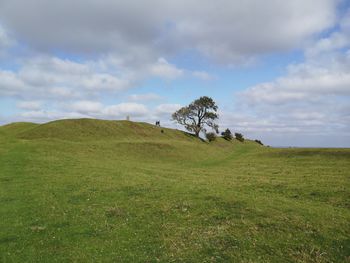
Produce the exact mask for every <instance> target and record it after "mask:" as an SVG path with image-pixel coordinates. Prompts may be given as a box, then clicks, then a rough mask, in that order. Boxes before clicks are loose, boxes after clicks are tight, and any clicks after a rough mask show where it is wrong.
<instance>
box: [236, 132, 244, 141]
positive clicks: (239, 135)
mask: <svg viewBox="0 0 350 263" xmlns="http://www.w3.org/2000/svg"><path fill="white" fill-rule="evenodd" d="M235 137H236V139H237V140H239V141H240V142H244V138H243V135H242V134H241V133H238V132H236V133H235Z"/></svg>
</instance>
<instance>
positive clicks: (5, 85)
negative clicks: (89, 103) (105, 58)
mask: <svg viewBox="0 0 350 263" xmlns="http://www.w3.org/2000/svg"><path fill="white" fill-rule="evenodd" d="M116 75H117V74H116ZM124 77H125V76H122V77H117V76H115V75H112V74H111V73H109V72H98V71H96V70H95V68H94V67H92V66H91V64H89V63H86V64H84V63H78V62H74V61H70V60H67V59H59V58H57V57H34V58H31V59H29V60H25V61H23V63H22V66H21V67H20V69H19V70H18V72H14V71H6V70H0V78H1V83H0V95H3V96H16V97H21V98H24V99H33V98H45V99H60V98H78V97H82V96H83V97H86V96H93V95H94V94H98V93H99V92H101V91H107V92H120V91H122V90H125V89H128V88H130V87H131V81H132V80H131V79H124Z"/></svg>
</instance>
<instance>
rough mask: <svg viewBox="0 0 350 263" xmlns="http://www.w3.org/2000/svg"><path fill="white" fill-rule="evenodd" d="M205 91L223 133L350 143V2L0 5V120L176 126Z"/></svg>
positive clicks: (284, 141)
mask: <svg viewBox="0 0 350 263" xmlns="http://www.w3.org/2000/svg"><path fill="white" fill-rule="evenodd" d="M203 95H206V96H211V97H212V98H213V99H214V100H215V101H216V102H217V103H218V105H219V108H220V121H219V123H220V127H221V128H222V129H224V128H227V127H229V128H230V129H231V130H232V131H234V132H241V133H243V134H244V135H245V136H246V137H248V138H252V139H255V138H257V139H261V140H262V141H263V142H264V143H267V144H269V145H272V146H313V147H314V146H322V147H327V146H333V147H350V2H349V1H347V0H291V1H280V0H264V1H261V0H245V1H238V0H217V1H211V0H186V1H183V0H176V1H169V0H148V1H135V0H129V1H118V0H88V1H86V0H74V1H72V0H69V1H68V0H60V1H51V0H25V1H24V0H0V124H5V123H10V122H14V121H33V122H40V123H41V122H47V121H50V120H55V119H61V118H81V117H92V118H103V119H125V118H126V116H127V115H129V116H131V119H132V120H135V121H147V122H151V123H153V122H154V121H155V120H158V119H159V120H161V124H163V125H164V126H168V127H176V125H175V124H174V123H173V122H172V121H171V120H170V116H171V113H172V112H174V111H175V110H176V109H178V108H179V107H180V106H184V105H187V104H188V103H190V102H191V101H192V100H194V99H196V98H198V97H199V96H203Z"/></svg>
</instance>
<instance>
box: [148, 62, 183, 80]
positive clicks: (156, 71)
mask: <svg viewBox="0 0 350 263" xmlns="http://www.w3.org/2000/svg"><path fill="white" fill-rule="evenodd" d="M150 73H151V74H152V75H154V76H158V77H162V78H168V79H175V78H179V77H181V76H183V74H184V71H183V70H182V69H178V68H177V67H176V66H175V65H173V64H170V63H169V62H168V61H166V60H165V59H164V58H159V59H158V61H157V63H155V64H154V65H152V66H151V67H150Z"/></svg>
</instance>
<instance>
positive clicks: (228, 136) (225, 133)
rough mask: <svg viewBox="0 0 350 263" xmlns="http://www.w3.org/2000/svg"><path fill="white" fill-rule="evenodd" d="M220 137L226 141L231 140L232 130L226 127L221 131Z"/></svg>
mask: <svg viewBox="0 0 350 263" xmlns="http://www.w3.org/2000/svg"><path fill="white" fill-rule="evenodd" d="M221 135H222V138H224V139H225V140H227V141H231V140H232V138H233V135H232V132H231V131H230V129H226V130H225V131H223V132H222V133H221Z"/></svg>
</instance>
